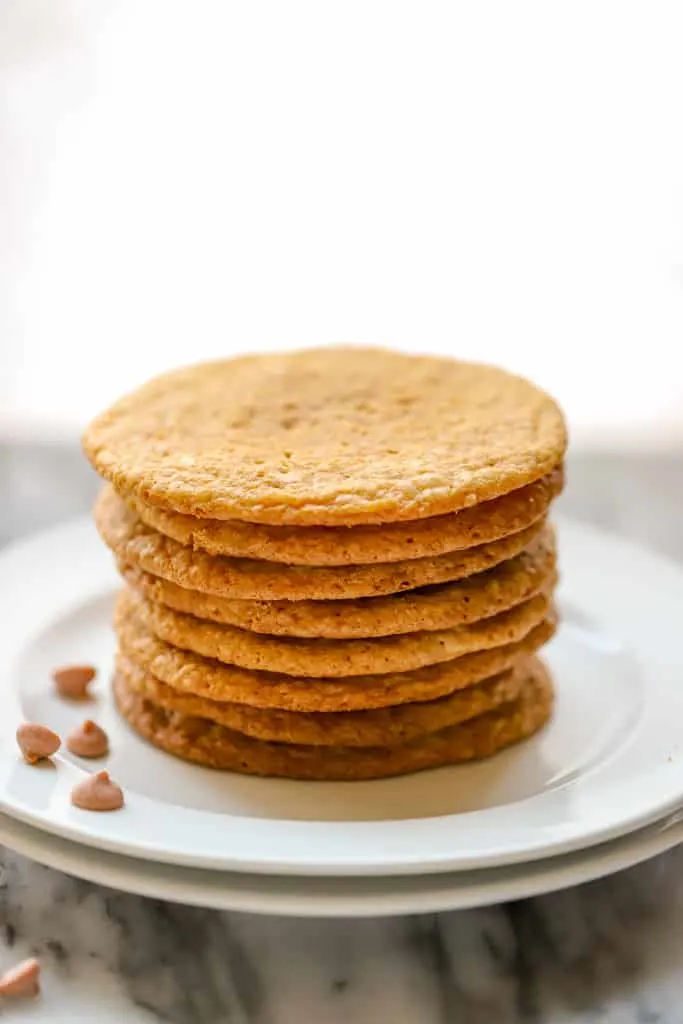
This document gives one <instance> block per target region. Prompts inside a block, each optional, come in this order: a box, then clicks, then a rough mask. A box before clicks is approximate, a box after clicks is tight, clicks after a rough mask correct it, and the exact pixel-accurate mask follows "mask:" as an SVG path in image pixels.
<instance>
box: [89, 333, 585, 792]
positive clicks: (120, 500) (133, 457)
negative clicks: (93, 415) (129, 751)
mask: <svg viewBox="0 0 683 1024" xmlns="http://www.w3.org/2000/svg"><path fill="white" fill-rule="evenodd" d="M566 443H567V442H566V431H565V424H564V420H563V417H562V414H561V412H560V410H559V409H558V407H557V405H556V404H555V403H554V402H553V401H552V399H551V398H550V397H548V395H546V394H545V393H544V392H542V391H540V390H539V389H538V388H536V387H534V386H533V385H532V384H531V383H529V382H527V381H525V380H522V379H520V378H518V377H515V376H512V375H510V374H508V373H506V372H504V371H502V370H499V369H495V368H492V367H487V366H482V365H476V364H471V363H463V362H458V361H455V360H444V359H436V358H428V357H424V358H423V357H416V356H407V355H402V354H398V353H395V352H390V351H385V350H375V349H371V350H368V349H354V348H335V349H316V350H309V351H302V352H293V353H290V354H286V355H263V356H253V357H244V358H238V359H232V360H226V361H223V362H218V363H211V364H202V365H198V366H194V367H190V368H186V369H182V370H179V371H176V372H174V373H171V374H167V375H165V376H163V377H160V378H157V379H155V380H153V381H151V382H150V383H148V384H146V385H145V386H144V387H142V388H140V389H139V390H138V391H136V392H134V393H132V394H130V395H128V396H126V397H125V398H123V399H122V400H121V401H119V402H118V403H117V404H115V405H114V406H113V407H112V408H111V409H109V410H108V411H106V412H105V413H103V414H102V415H101V416H99V417H98V418H97V419H96V420H95V421H94V422H93V423H92V424H91V425H90V427H89V428H88V430H87V431H86V434H85V438H84V447H85V451H86V453H87V455H88V457H89V458H90V460H91V462H92V464H93V465H94V467H95V468H96V470H97V471H98V472H99V473H100V475H101V476H102V477H103V478H105V480H106V481H107V484H106V486H105V488H104V490H103V492H102V494H101V496H100V499H99V501H98V504H97V508H96V512H95V516H96V522H97V526H98V529H99V531H100V534H101V536H102V538H103V540H104V542H105V544H107V545H108V547H109V548H110V549H111V550H112V552H113V553H114V556H115V558H116V562H117V565H118V568H119V571H120V574H121V576H122V578H123V580H124V581H125V586H124V588H123V589H122V591H121V593H120V594H119V597H118V600H117V606H116V612H115V628H116V633H117V640H118V655H117V662H116V669H115V672H114V675H113V691H114V697H115V700H116V703H117V706H118V708H119V710H120V713H121V714H122V716H123V717H124V718H125V719H126V720H127V722H128V723H129V725H130V726H131V727H132V728H133V729H134V730H136V731H137V732H138V733H139V734H141V735H142V736H143V737H145V738H146V739H147V740H149V741H150V742H151V743H153V744H154V745H156V746H157V747H160V748H162V749H163V750H166V751H168V752H169V753H172V754H175V755H177V756H179V757H182V758H186V759H187V760H190V761H194V762H197V763H199V764H203V765H209V766H212V767H214V768H220V769H226V770H230V771H236V772H246V773H251V774H257V775H268V776H283V777H289V778H301V779H347V780H352V779H370V778H378V777H382V776H388V775H398V774H402V773H406V772H412V771H417V770H421V769H425V768H433V767H437V766H440V765H447V764H454V763H457V762H462V761H467V760H470V759H473V758H480V757H485V756H488V755H492V754H495V753H496V752H497V751H499V750H501V749H502V748H504V747H507V746H509V745H510V744H512V743H515V742H517V741H519V740H522V739H524V738H525V737H528V736H530V735H532V734H533V733H535V732H536V731H538V730H539V729H540V728H541V727H542V726H543V724H544V723H545V722H546V721H547V719H548V717H549V715H550V712H551V708H552V702H553V690H552V684H551V680H550V678H549V675H548V672H547V669H546V668H545V667H544V665H543V663H542V662H541V660H539V658H538V656H537V655H538V652H539V651H540V649H541V648H542V646H543V645H544V644H545V643H546V642H547V641H548V640H549V639H550V638H551V637H552V636H553V633H554V631H555V628H556V615H555V611H554V608H553V602H552V594H553V589H554V586H555V584H556V580H557V570H556V551H555V540H554V535H553V532H552V528H551V527H550V525H549V523H548V513H549V509H550V506H551V503H552V501H553V499H554V498H555V497H557V495H558V494H559V493H560V491H561V489H562V483H563V468H562V463H563V458H564V454H565V449H566Z"/></svg>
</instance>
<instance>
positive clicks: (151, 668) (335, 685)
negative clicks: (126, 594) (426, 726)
mask: <svg viewBox="0 0 683 1024" xmlns="http://www.w3.org/2000/svg"><path fill="white" fill-rule="evenodd" d="M115 626H116V634H117V638H118V643H119V651H120V653H121V654H123V655H124V656H125V657H126V658H128V660H129V661H132V662H133V663H134V664H135V665H137V666H138V667H139V668H141V669H142V670H143V671H145V672H146V673H149V674H150V675H152V676H155V677H156V678H157V679H159V680H160V681H161V682H163V683H166V684H167V685H168V686H171V687H173V689H174V690H179V691H182V692H183V693H192V694H195V695H196V696H199V697H208V698H209V699H210V700H219V701H229V702H231V703H235V704H248V705H249V706H251V707H255V708H277V709H280V710H283V711H303V712H319V711H332V712H337V711H363V710H367V709H371V708H383V707H390V706H392V705H395V704H406V703H411V702H417V701H427V700H435V699H436V698H437V697H444V696H446V694H449V693H453V692H454V691H455V690H459V689H464V688H465V687H467V686H472V685H474V684H475V683H479V682H481V681H482V680H483V679H487V678H488V677H489V676H494V675H497V674H498V673H500V672H505V671H507V670H508V669H510V668H512V667H513V666H514V665H515V664H516V662H517V661H518V660H519V659H520V658H523V657H527V656H528V655H531V654H534V653H535V652H536V651H537V650H538V649H539V648H540V647H541V646H542V645H543V644H544V643H546V642H547V641H548V640H549V639H550V638H551V637H552V636H553V634H554V632H555V616H554V614H551V615H549V616H548V618H547V619H546V620H544V621H543V622H542V623H541V624H540V625H538V626H536V627H535V628H534V629H532V630H531V632H530V633H528V634H527V635H526V636H525V637H524V639H523V640H520V641H519V642H518V643H513V644H505V645H504V646H502V647H494V648H492V649H491V650H488V651H478V652H476V653H475V654H465V655H463V656H462V657H461V658H454V659H453V660H452V661H446V662H440V663H438V664H436V665H429V666H428V667H426V668H422V669H416V670H414V671H412V672H388V673H385V674H384V675H362V676H346V677H343V678H340V679H329V678H312V677H303V676H302V677H296V676H290V675H284V674H283V673H277V672H259V671H254V670H252V669H245V668H239V667H237V666H235V665H225V664H223V663H222V662H219V661H216V660H215V659H212V658H205V657H203V656H202V655H200V654H194V653H192V652H191V651H181V650H180V648H178V647H174V646H172V645H171V644H168V643H166V642H165V641H164V640H160V639H159V638H158V637H157V636H155V635H154V633H153V632H152V631H151V630H150V629H149V627H148V626H146V625H145V623H144V621H142V620H141V618H140V616H139V615H136V614H135V610H134V609H131V608H126V607H123V608H122V607H121V605H119V606H118V607H117V609H116V616H115Z"/></svg>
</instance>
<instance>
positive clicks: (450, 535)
mask: <svg viewBox="0 0 683 1024" xmlns="http://www.w3.org/2000/svg"><path fill="white" fill-rule="evenodd" d="M563 485H564V472H563V469H562V468H558V469H556V470H554V471H553V472H552V473H550V474H549V475H548V476H544V477H542V478H541V479H540V480H536V481H535V482H534V483H531V484H527V486H526V487H520V488H519V489H518V490H516V491H511V492H510V493H509V494H504V495H503V496H502V497H500V498H493V499H492V500H491V501H485V502H482V504H480V505H475V506H474V507H473V508H465V509H462V510H461V511H460V512H453V513H451V514H450V515H445V516H432V517H431V518H430V519H417V520H415V521H412V522H407V523H390V524H388V525H383V526H341V527H339V526H338V527H334V526H267V525H264V524H260V523H244V522H240V521H239V520H237V519H227V520H221V519H199V518H198V517H197V516H186V515H182V514H181V513H179V512H171V511H168V510H167V509H163V508H159V507H158V506H156V505H148V504H146V503H145V502H144V501H139V500H138V499H136V498H134V497H130V496H127V495H123V497H124V498H125V500H126V502H127V503H128V504H129V505H130V506H131V508H132V509H133V511H134V512H135V513H136V515H138V516H139V518H140V519H142V521H143V522H144V523H146V524H147V526H151V527H152V529H154V530H158V531H159V532H160V533H163V534H165V535H166V536H167V537H172V538H173V539H174V540H177V541H178V542H179V543H180V544H186V545H188V546H189V547H192V548H197V549H198V550H200V551H206V552H207V553H208V554H210V555H231V556H233V557H236V558H259V559H265V560H266V561H268V562H280V563H281V564H283V565H369V564H371V563H374V562H400V561H403V560H405V559H408V558H424V557H427V556H430V557H434V556H435V555H443V554H446V553H447V552H448V551H460V550H462V549H463V548H471V547H474V546H476V545H477V544H488V543H490V542H491V541H494V540H500V538H501V537H507V536H508V535H509V534H511V533H518V532H519V531H520V530H525V529H526V528H527V527H528V526H531V525H532V524H533V523H535V522H537V521H538V520H539V519H542V518H543V516H545V515H546V513H547V512H548V508H549V507H550V503H551V501H552V500H553V499H554V498H556V497H557V496H558V494H560V492H561V491H562V488H563Z"/></svg>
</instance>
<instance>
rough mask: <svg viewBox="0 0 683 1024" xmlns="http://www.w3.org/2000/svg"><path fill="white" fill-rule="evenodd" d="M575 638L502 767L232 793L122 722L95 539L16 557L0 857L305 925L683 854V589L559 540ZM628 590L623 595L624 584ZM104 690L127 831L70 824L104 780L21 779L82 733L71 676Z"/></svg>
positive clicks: (38, 547)
mask: <svg viewBox="0 0 683 1024" xmlns="http://www.w3.org/2000/svg"><path fill="white" fill-rule="evenodd" d="M558 537H559V544H560V546H561V550H562V552H563V556H562V561H563V573H562V583H561V585H560V588H559V593H558V603H559V607H560V614H561V621H562V625H561V626H560V628H559V631H558V633H557V635H556V637H555V638H554V639H553V641H552V642H551V644H550V645H549V647H548V649H547V652H546V659H547V662H548V664H549V665H550V667H551V669H552V672H553V677H554V680H555V686H556V690H557V700H556V706H555V710H554V714H553V718H552V721H551V722H550V724H549V725H548V726H547V727H546V728H545V730H544V731H543V732H541V733H539V734H538V736H536V737H534V738H532V739H530V740H528V741H526V742H525V743H524V744H521V745H519V746H516V747H513V748H511V749H510V750H508V751H504V752H502V753H500V754H498V755H497V756H496V757H495V758H493V759H491V760H488V761H481V762H478V763H476V764H471V765H459V766H456V767H444V768H440V769H437V770H435V771H429V772H423V773H419V774H413V775H406V776H403V777H401V778H395V779H385V780H380V781H371V782H341V783H329V782H316V783H312V782H301V781H291V780H282V779H261V778H251V777H246V776H241V775H236V774H232V773H219V772H215V771H213V770H211V769H208V768H201V767H197V766H196V765H191V764H186V763H184V762H183V761H180V760H176V759H174V758H170V757H169V756H168V755H167V754H165V753H163V752H162V751H159V750H157V749H155V748H153V747H151V746H149V745H148V744H147V743H146V742H145V741H144V740H142V739H141V738H139V737H138V736H137V735H135V733H134V732H132V731H131V730H130V729H129V727H128V726H127V724H126V723H125V722H124V721H123V720H122V719H121V718H120V716H119V714H118V712H117V711H116V709H115V708H114V705H113V699H112V697H111V693H110V687H109V679H110V675H111V666H112V665H113V660H114V651H115V640H114V636H113V633H112V629H111V619H112V613H113V605H114V601H115V594H116V592H117V590H118V589H119V586H120V584H119V580H118V577H117V575H116V573H115V571H114V568H113V566H112V564H111V560H110V558H109V556H108V553H107V551H106V549H104V548H103V546H102V544H101V541H100V539H99V537H98V536H97V534H96V532H95V529H94V527H93V526H92V524H91V523H90V522H89V521H77V522H74V523H71V524H68V525H66V526H62V527H59V528H58V529H56V530H54V531H52V532H49V533H46V534H42V535H40V536H38V537H36V538H34V539H30V540H27V541H24V542H21V543H19V544H17V545H15V546H14V547H12V548H8V549H6V550H5V551H4V552H3V554H2V556H0V578H2V583H3V585H2V592H1V594H0V615H1V616H2V622H3V625H4V632H3V636H4V644H3V653H4V678H3V687H2V697H1V701H2V716H1V719H0V722H1V724H0V738H1V747H0V806H1V810H2V816H1V817H0V841H1V842H3V843H5V844H6V845H8V846H10V847H12V848H14V849H16V850H18V851H20V852H23V853H25V854H27V855H28V856H30V857H33V858H34V859H36V860H38V861H41V862H43V863H46V864H50V865H52V866H54V867H57V868H61V869H62V870H65V871H67V872H69V873H72V874H74V875H78V876H81V877H84V878H89V879H91V880H95V881H99V882H102V883H106V884H108V885H112V886H118V887H120V888H122V889H126V890H130V891H133V892H139V893H144V894H148V895H154V896H160V897H166V898H168V899H173V900H178V901H184V902H188V903H196V904H204V905H209V906H216V907H221V908H234V909H240V910H250V911H263V912H274V913H283V914H299V915H309V914H311V915H313V914H324V915H335V914H336V915H343V916H349V915H360V914H389V913H407V912H413V911H414V912H417V911H423V910H424V911H427V910H436V909H446V908H454V907H466V906H473V905H478V904H483V903H488V902H498V901H502V900H505V899H511V898H519V897H521V896H524V895H530V894H533V893H537V892H542V891H547V890H549V889H554V888H560V887H563V886H566V885H571V884H574V883H576V882H580V881H582V880H585V879H588V878H594V877H598V876H600V875H603V874H607V873H609V872H611V871H615V870H618V869H620V868H622V867H626V866H628V865H629V864H634V863H637V862H638V861H640V860H643V859H645V858H647V857H649V856H652V855H653V854H655V853H658V852H660V851H661V850H664V849H666V848H668V847H669V846H672V845H674V844H675V843H678V842H680V841H681V840H682V839H683V824H682V823H681V820H680V818H679V816H678V813H677V811H678V808H679V807H680V806H683V742H682V741H681V730H680V721H681V718H682V716H683V687H681V685H680V680H681V678H682V676H683V655H682V654H681V649H680V644H679V642H678V640H677V636H678V626H679V622H678V619H679V612H678V609H680V607H681V606H683V573H682V572H681V571H680V570H679V569H678V568H677V567H676V566H673V565H671V564H669V563H668V562H666V561H665V560H663V559H661V558H659V557H657V556H655V555H653V554H650V553H649V552H645V551H642V550H640V549H639V548H637V547H635V546H633V545H631V544H629V543H627V542H625V541H622V540H619V539H617V538H613V537H607V536H604V535H602V534H601V533H599V532H597V531H595V530H593V529H591V528H588V527H584V526H581V525H577V524H573V523H567V522H562V521H560V522H559V523H558ZM626 572H627V576H626V578H627V579H628V580H630V581H631V586H628V587H627V586H624V576H625V573H626ZM76 655H78V658H79V659H82V660H84V661H87V662H90V663H92V664H93V665H95V666H97V667H98V669H99V672H100V680H99V681H98V682H97V683H96V686H95V690H94V703H93V705H92V706H91V707H89V708H88V710H87V713H88V715H90V716H92V717H96V718H97V719H98V720H99V721H101V722H102V723H103V725H104V726H105V728H106V729H107V731H108V733H109V735H110V739H111V748H112V752H111V754H110V756H109V759H108V762H107V764H106V767H107V769H108V770H109V771H110V773H111V775H112V777H113V778H115V779H116V781H117V782H119V783H120V784H121V785H122V786H123V787H124V790H125V793H126V807H125V808H124V810H123V811H121V812H117V813H114V814H110V815H107V814H103V815H96V814H88V813H86V812H84V811H79V810H78V809H77V808H75V807H73V806H72V805H71V803H70V791H71V788H72V787H73V785H74V784H75V783H76V782H77V781H79V780H81V779H82V778H83V777H84V774H85V772H87V771H89V770H92V768H91V767H88V765H87V763H86V762H78V760H77V759H75V758H72V757H71V756H70V755H68V754H65V755H63V756H62V755H61V754H60V755H58V757H57V758H56V759H55V763H54V766H53V767H46V768H37V767H35V766H34V767H30V766H28V765H26V764H24V763H23V762H22V760H21V758H20V756H19V753H18V751H17V748H16V744H15V739H14V733H15V731H16V727H17V725H18V724H19V722H20V721H22V720H24V719H30V720H33V721H39V722H43V723H45V724H47V725H49V726H50V727H51V728H53V729H54V730H55V731H57V732H59V733H60V734H62V735H65V734H66V733H68V732H69V731H70V730H71V728H72V727H73V726H74V725H75V724H76V723H77V722H79V721H81V720H82V718H83V716H84V708H83V707H82V706H81V705H71V704H65V703H64V702H63V701H60V700H59V698H58V697H56V696H55V695H54V692H53V689H52V686H51V684H50V677H51V673H52V671H53V669H54V668H55V666H58V665H64V664H67V663H69V662H72V661H73V660H74V657H75V656H76Z"/></svg>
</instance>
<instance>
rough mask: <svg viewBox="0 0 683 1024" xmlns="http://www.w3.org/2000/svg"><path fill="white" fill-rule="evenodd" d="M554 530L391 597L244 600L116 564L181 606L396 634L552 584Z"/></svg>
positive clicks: (445, 622)
mask: <svg viewBox="0 0 683 1024" xmlns="http://www.w3.org/2000/svg"><path fill="white" fill-rule="evenodd" d="M555 563H556V553H555V538H554V534H553V531H552V530H551V529H550V527H546V529H545V530H544V531H543V532H542V533H541V534H540V535H539V536H538V537H537V538H536V539H535V540H533V541H532V542H531V543H530V544H529V546H528V547H527V548H526V549H525V550H524V551H523V552H522V553H521V554H520V555H517V556H516V557H515V558H511V559H509V560H508V561H507V562H501V564H500V565H498V566H496V567H495V568H493V569H489V570H488V571H486V572H482V573H477V574H476V575H475V576H470V577H469V578H467V579H464V580H459V581H457V582H455V583H442V584H437V585H436V586H431V587H423V588H421V589H418V590H409V591H406V592H405V593H403V594H391V595H389V596H387V597H366V598H360V599H359V600H348V601H245V600H239V599H236V600H234V599H231V598H225V597H214V596H212V595H211V594H202V593H201V592H200V591H198V590H187V589H186V588H185V587H179V586H178V585H177V584H175V583H171V582H169V581H168V580H164V579H162V578H161V577H160V576H152V575H151V573H147V572H144V571H143V570H142V569H137V568H135V567H134V566H132V565H125V564H123V563H121V564H119V572H120V573H121V575H122V576H123V578H124V579H125V580H126V582H127V583H128V584H129V585H130V586H131V587H132V588H133V589H134V590H137V591H138V592H139V593H141V594H142V595H143V596H144V597H147V598H149V599H150V600H151V601H155V602H157V603H159V604H164V605H167V606H168V607H169V608H173V609H174V610H175V611H177V612H185V613H186V614H188V615H195V616H196V617H197V618H199V619H208V620H209V621H211V622H222V623H226V624H228V625H231V626H239V627H240V628H241V629H250V630H252V631H253V632H256V633H270V634H271V635H276V636H297V637H326V638H328V639H339V640H343V639H353V638H355V637H373V636H392V635H393V636H395V635H397V634H401V633H415V632H417V631H418V630H432V629H452V628H454V627H456V626H465V625H468V624H470V623H472V622H477V621H478V620H479V619H484V618H488V617H489V616H491V615H496V614H497V613H498V612H503V611H506V610H507V609H508V608H512V607H514V606H515V605H518V604H521V603H522V601H527V600H528V599H529V598H531V597H535V595H536V594H539V593H540V592H541V591H549V590H550V589H551V587H552V586H554V584H555V582H556V577H557V573H556V564H555Z"/></svg>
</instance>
